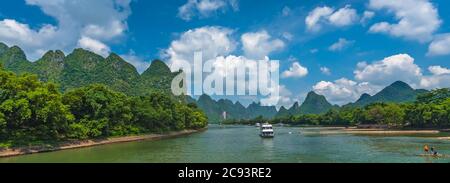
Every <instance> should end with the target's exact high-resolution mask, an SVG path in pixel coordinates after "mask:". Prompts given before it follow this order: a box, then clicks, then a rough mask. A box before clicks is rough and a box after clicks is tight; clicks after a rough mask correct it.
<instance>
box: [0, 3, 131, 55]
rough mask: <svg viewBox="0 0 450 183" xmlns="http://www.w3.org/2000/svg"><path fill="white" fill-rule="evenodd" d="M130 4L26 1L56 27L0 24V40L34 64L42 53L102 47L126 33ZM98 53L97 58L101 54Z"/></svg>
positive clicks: (13, 21) (15, 23) (17, 22)
mask: <svg viewBox="0 0 450 183" xmlns="http://www.w3.org/2000/svg"><path fill="white" fill-rule="evenodd" d="M130 3H131V0H97V1H91V0H79V1H77V3H73V2H71V1H47V0H26V4H27V5H31V6H37V7H39V8H40V9H41V10H42V11H43V12H44V13H45V14H46V15H48V16H50V17H52V18H54V19H55V20H56V22H57V25H50V24H43V26H41V27H40V28H37V29H34V28H31V27H30V26H29V25H28V24H26V23H22V22H19V21H17V20H12V19H4V20H2V21H0V40H2V41H4V42H6V43H7V44H9V45H18V46H20V47H22V48H23V49H24V51H25V52H26V53H27V55H28V56H29V57H30V58H31V59H33V60H36V59H38V58H39V57H40V56H42V54H43V53H44V52H45V51H46V50H50V49H62V50H63V51H65V52H69V51H71V49H73V48H74V47H76V46H77V45H79V43H87V40H90V42H91V43H93V42H96V43H101V44H97V46H98V45H103V46H106V43H112V42H114V41H113V40H115V39H117V38H120V37H121V36H123V35H124V33H125V32H126V31H127V29H128V26H127V22H126V20H127V18H128V16H129V15H130V13H131V10H130ZM17 35H20V36H17ZM105 50H109V48H107V49H100V51H101V52H100V53H99V54H104V52H103V51H105Z"/></svg>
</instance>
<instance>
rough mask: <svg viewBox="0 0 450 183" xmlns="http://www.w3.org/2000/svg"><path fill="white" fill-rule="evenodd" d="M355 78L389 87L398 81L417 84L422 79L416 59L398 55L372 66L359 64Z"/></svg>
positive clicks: (406, 55)
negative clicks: (388, 85)
mask: <svg viewBox="0 0 450 183" xmlns="http://www.w3.org/2000/svg"><path fill="white" fill-rule="evenodd" d="M358 65H359V67H358V68H357V69H356V71H355V72H354V73H355V78H356V79H357V80H358V81H368V82H370V83H374V84H379V85H387V84H390V83H392V82H395V81H397V80H401V81H404V82H407V83H417V82H418V81H419V79H420V77H422V72H421V69H420V68H419V66H417V65H416V64H415V63H414V58H412V57H411V56H409V55H408V54H398V55H393V56H390V57H386V58H384V59H383V60H381V61H377V62H374V63H372V64H366V63H359V64H358Z"/></svg>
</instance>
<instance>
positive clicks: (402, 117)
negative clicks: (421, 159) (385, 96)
mask: <svg viewBox="0 0 450 183" xmlns="http://www.w3.org/2000/svg"><path fill="white" fill-rule="evenodd" d="M261 122H269V123H274V124H276V123H283V124H290V125H338V126H350V125H358V124H377V125H385V126H388V127H390V128H443V127H450V89H448V88H444V89H437V90H433V91H431V92H426V93H422V94H420V95H419V96H418V97H417V99H416V100H415V101H414V102H410V103H393V102H376V103H372V104H369V105H366V106H364V107H359V106H345V107H341V108H334V109H331V110H329V111H328V112H326V113H323V114H305V115H289V116H285V117H277V118H275V119H265V118H263V117H258V118H254V119H250V120H228V121H227V122H226V123H227V124H250V125H251V124H255V123H261Z"/></svg>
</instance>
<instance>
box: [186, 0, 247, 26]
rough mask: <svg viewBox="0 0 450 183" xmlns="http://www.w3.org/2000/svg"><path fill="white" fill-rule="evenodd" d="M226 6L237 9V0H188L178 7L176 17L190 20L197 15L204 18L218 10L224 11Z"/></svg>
mask: <svg viewBox="0 0 450 183" xmlns="http://www.w3.org/2000/svg"><path fill="white" fill-rule="evenodd" d="M227 8H231V9H232V10H233V11H238V10H239V4H238V1H237V0H188V1H187V2H186V3H185V4H184V5H182V6H180V7H179V8H178V17H180V18H181V19H183V20H185V21H190V20H192V18H194V17H196V16H198V17H200V18H206V17H209V16H211V15H213V14H214V13H217V12H219V11H222V12H225V11H226V10H227Z"/></svg>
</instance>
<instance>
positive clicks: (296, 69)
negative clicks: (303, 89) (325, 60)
mask: <svg viewBox="0 0 450 183" xmlns="http://www.w3.org/2000/svg"><path fill="white" fill-rule="evenodd" d="M307 74H308V69H307V68H306V67H303V66H302V65H300V63H298V62H294V63H292V65H291V67H289V69H288V70H287V71H284V72H283V73H282V74H281V76H282V77H283V78H301V77H304V76H306V75H307Z"/></svg>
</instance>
